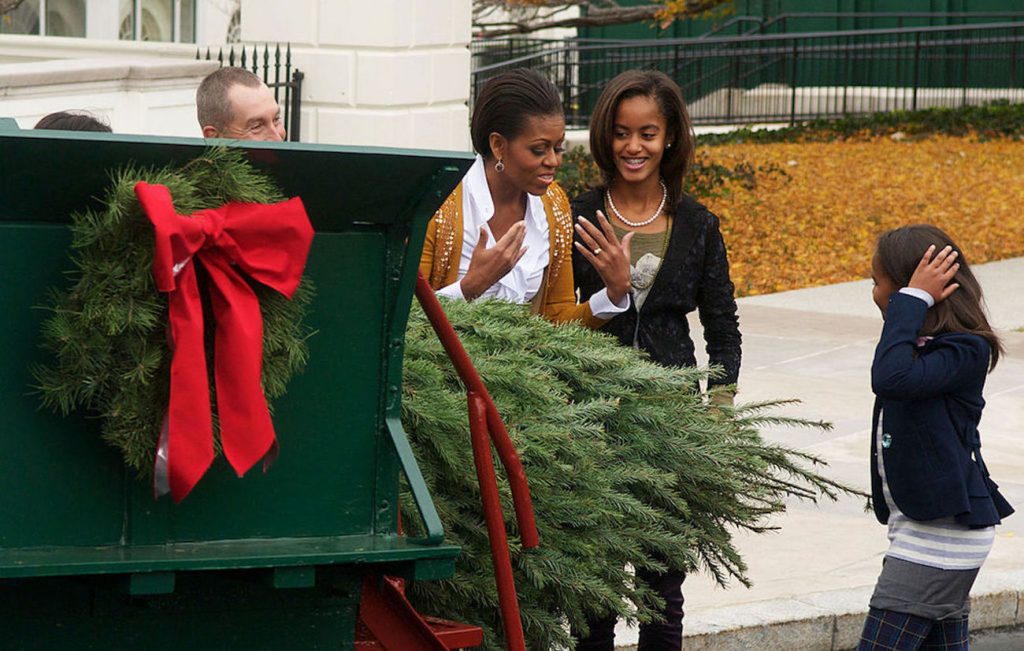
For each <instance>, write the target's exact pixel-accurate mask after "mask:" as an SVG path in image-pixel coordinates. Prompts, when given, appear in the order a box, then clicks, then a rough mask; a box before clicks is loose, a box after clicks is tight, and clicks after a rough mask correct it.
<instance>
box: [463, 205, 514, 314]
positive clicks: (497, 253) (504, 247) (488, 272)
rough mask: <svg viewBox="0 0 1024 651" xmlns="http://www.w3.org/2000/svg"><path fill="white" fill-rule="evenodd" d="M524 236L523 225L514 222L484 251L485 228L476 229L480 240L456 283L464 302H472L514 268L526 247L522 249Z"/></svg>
mask: <svg viewBox="0 0 1024 651" xmlns="http://www.w3.org/2000/svg"><path fill="white" fill-rule="evenodd" d="M525 237H526V224H524V223H523V222H516V223H515V224H513V225H512V227H511V228H509V229H508V231H507V232H506V233H505V234H504V235H502V236H501V238H500V239H499V240H498V241H497V242H496V243H495V244H494V246H492V247H491V248H487V239H488V238H487V229H486V228H484V227H483V226H481V227H480V239H479V240H477V243H476V248H474V249H473V257H472V258H470V260H469V269H468V270H467V271H466V275H465V277H463V279H462V282H461V283H460V287H461V288H462V295H463V296H464V297H465V298H466V300H467V301H472V300H473V299H475V298H477V297H478V296H480V295H481V294H483V293H484V292H486V291H487V290H488V288H490V287H491V285H493V284H494V283H496V282H498V281H499V280H501V279H502V278H504V277H505V274H507V273H508V272H510V271H512V269H513V268H515V266H516V264H518V263H519V259H520V258H522V257H523V254H524V253H526V248H524V247H523V239H524V238H525Z"/></svg>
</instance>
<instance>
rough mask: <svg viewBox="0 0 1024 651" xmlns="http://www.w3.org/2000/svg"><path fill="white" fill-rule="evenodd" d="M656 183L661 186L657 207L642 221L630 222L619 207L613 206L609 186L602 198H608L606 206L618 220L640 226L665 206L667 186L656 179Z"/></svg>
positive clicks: (648, 221)
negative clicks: (659, 200) (659, 201)
mask: <svg viewBox="0 0 1024 651" xmlns="http://www.w3.org/2000/svg"><path fill="white" fill-rule="evenodd" d="M658 185H660V186H661V203H659V204H658V209H657V210H655V211H654V214H653V215H651V216H650V217H648V218H647V219H645V220H643V221H642V222H631V221H629V220H628V219H626V218H625V217H623V216H622V213H621V212H619V209H618V208H616V207H615V202H614V201H612V190H611V188H608V189H607V190H605V191H604V198H605V199H607V200H608V207H609V208H611V209H612V212H613V213H615V216H616V217H618V218H619V221H620V222H622V223H623V224H625V225H626V226H629V227H630V228H642V227H644V226H646V225H648V224H650V223H651V222H653V221H654V220H655V219H657V218H658V215H660V214H661V211H662V210H664V208H665V202H666V201H668V188H666V187H665V182H664V181H658Z"/></svg>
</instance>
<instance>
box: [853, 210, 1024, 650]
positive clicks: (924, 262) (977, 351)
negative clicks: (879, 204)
mask: <svg viewBox="0 0 1024 651" xmlns="http://www.w3.org/2000/svg"><path fill="white" fill-rule="evenodd" d="M922 253H923V254H924V255H923V257H921V255H922ZM871 274H872V277H873V279H874V281H875V287H874V292H873V295H874V300H875V304H876V305H878V309H880V310H881V311H882V317H883V319H884V321H885V325H884V326H883V328H882V335H881V338H880V339H879V341H878V347H877V348H876V349H875V359H874V362H873V363H872V365H871V388H872V390H873V391H874V393H875V396H876V398H875V409H874V418H873V423H872V429H871V432H872V434H871V495H872V501H873V504H874V510H875V515H876V516H877V517H878V520H879V522H881V523H882V524H888V526H889V540H890V546H889V550H888V551H887V552H886V554H885V560H884V561H883V566H882V573H881V575H880V576H879V577H878V582H877V584H876V585H875V592H874V594H873V595H872V597H871V602H870V606H871V608H870V612H869V613H868V618H867V621H866V622H865V624H864V631H863V633H862V634H861V641H860V646H859V647H858V649H860V650H862V651H863V650H869V649H900V650H903V649H918V648H942V649H967V614H968V611H969V609H970V606H969V602H968V594H969V593H970V590H971V585H972V584H973V583H974V579H975V577H976V576H977V575H978V570H979V569H980V568H981V565H982V563H983V562H984V561H985V557H986V556H988V552H989V550H990V549H991V548H992V541H993V539H994V537H995V531H994V529H995V527H994V525H996V524H999V522H1000V519H1001V518H1004V517H1006V516H1008V515H1009V514H1011V513H1013V508H1012V507H1011V506H1010V505H1009V504H1008V503H1007V502H1006V500H1005V499H1003V496H1002V495H1000V494H999V491H998V487H997V486H996V484H995V482H993V481H992V480H991V479H990V478H989V476H988V470H987V469H986V468H985V463H984V461H983V460H982V458H981V441H980V439H979V436H978V422H979V421H980V420H981V410H982V407H984V405H985V401H984V399H983V398H982V389H983V388H984V386H985V376H986V375H987V373H988V372H989V371H991V370H992V368H994V367H995V365H996V362H997V361H998V360H999V355H1000V353H1001V352H1002V346H1001V344H1000V342H999V339H998V337H996V335H995V333H994V332H993V331H992V327H991V326H990V325H989V324H988V320H987V319H986V317H985V311H984V309H983V308H982V296H981V287H980V285H979V284H978V281H977V280H976V279H975V278H974V275H973V274H972V273H971V271H970V269H969V268H968V266H967V261H966V260H965V259H964V256H963V253H962V252H961V251H960V249H959V247H957V246H956V245H955V244H954V243H953V241H952V240H951V239H950V238H949V236H948V235H946V234H945V233H944V232H942V231H941V230H939V229H938V228H935V227H934V226H927V225H916V226H905V227H903V228H898V229H895V230H892V231H889V232H887V233H884V234H883V235H882V236H881V237H880V238H879V240H878V248H877V250H876V252H875V256H874V259H873V260H872V263H871Z"/></svg>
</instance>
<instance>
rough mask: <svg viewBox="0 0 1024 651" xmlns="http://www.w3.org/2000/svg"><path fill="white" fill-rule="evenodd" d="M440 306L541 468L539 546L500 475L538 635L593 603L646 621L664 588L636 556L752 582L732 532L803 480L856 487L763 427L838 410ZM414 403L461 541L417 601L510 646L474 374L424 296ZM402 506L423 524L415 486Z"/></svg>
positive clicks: (766, 513)
mask: <svg viewBox="0 0 1024 651" xmlns="http://www.w3.org/2000/svg"><path fill="white" fill-rule="evenodd" d="M444 306H445V311H446V312H447V315H448V318H449V319H450V320H451V322H452V324H453V325H454V327H455V329H456V331H457V332H458V334H459V337H460V338H461V339H462V343H463V345H464V346H465V348H466V350H467V352H468V353H469V356H470V357H471V358H472V360H473V363H474V364H475V365H476V367H477V370H478V371H479V372H480V375H481V377H482V378H483V381H484V383H485V384H486V385H487V387H488V390H489V391H490V393H491V395H492V397H493V398H494V401H495V404H496V405H497V407H498V409H499V411H500V412H501V415H502V417H503V418H504V419H505V423H506V425H507V426H508V430H509V433H510V435H511V436H512V438H513V441H514V442H515V445H516V449H517V450H518V451H519V455H520V459H521V460H522V463H523V467H524V469H525V471H526V476H527V479H528V481H529V485H530V494H531V497H532V501H533V507H534V513H535V515H536V518H537V526H538V530H539V533H540V547H538V548H536V549H531V550H523V549H522V548H521V547H520V546H519V541H518V539H517V537H516V522H515V517H514V512H513V509H512V502H511V495H510V493H509V491H508V485H507V483H506V482H505V481H503V480H501V479H499V481H498V486H499V491H500V493H501V497H502V504H503V509H504V512H505V516H506V530H507V531H509V532H510V545H511V547H512V563H513V571H514V575H515V579H516V589H517V591H518V595H519V604H520V609H521V615H522V619H523V628H524V632H525V635H526V647H527V648H528V649H556V648H559V649H567V648H571V647H570V644H571V643H570V640H569V636H568V631H567V629H566V627H565V624H567V623H568V624H571V625H573V626H575V627H579V628H583V627H584V626H585V621H586V618H587V616H594V615H602V614H608V613H613V612H614V613H616V614H617V615H619V616H620V617H623V618H626V619H629V620H632V621H636V620H637V619H639V620H649V619H650V618H651V617H652V616H653V613H654V612H655V611H653V610H652V608H651V607H652V606H653V605H656V604H657V602H658V600H659V598H658V597H657V596H655V595H653V594H651V592H650V590H648V589H647V588H646V587H645V586H642V585H635V584H634V582H633V579H632V577H631V576H630V574H628V573H627V571H626V569H625V566H626V565H627V564H629V565H631V566H633V567H644V568H648V569H653V570H658V571H664V570H665V569H666V568H672V569H677V570H678V569H682V570H684V571H686V572H687V573H692V572H697V571H706V572H709V573H710V574H711V575H712V576H713V577H714V578H715V579H716V580H717V581H718V582H719V583H721V584H723V585H724V584H725V583H726V582H727V581H728V580H729V579H730V578H732V579H735V580H738V581H739V582H741V583H743V584H745V585H748V580H747V578H746V576H745V572H746V565H745V564H744V562H743V559H742V558H741V556H740V554H739V552H738V550H737V549H736V548H735V546H734V545H733V541H732V531H734V530H735V529H736V528H740V529H747V530H753V531H763V530H765V529H768V528H770V523H769V521H768V519H769V517H770V516H771V515H773V514H775V513H779V512H781V511H783V510H785V500H786V499H787V498H789V497H793V496H795V497H798V498H803V499H811V500H814V499H817V498H819V497H822V496H824V497H827V498H832V499H834V498H835V497H836V495H837V493H838V492H840V491H844V492H845V491H848V490H849V489H847V488H846V487H844V486H842V485H840V484H839V483H837V482H835V481H833V480H830V479H828V478H826V477H823V476H821V475H820V474H818V473H817V472H815V470H814V466H818V465H820V464H821V463H822V462H821V461H820V460H819V459H817V458H816V457H814V456H812V455H809V454H806V453H803V452H799V451H796V450H793V449H789V448H786V447H785V446H780V445H777V444H772V443H768V442H766V441H765V440H764V439H763V438H762V437H761V436H760V434H759V429H761V428H764V427H766V426H774V425H793V426H802V427H815V428H821V429H828V428H829V427H830V426H829V425H827V424H825V423H820V422H810V421H806V420H800V419H793V418H786V417H781V416H777V415H773V414H772V413H771V412H772V409H773V408H774V407H777V406H779V405H781V404H783V402H782V401H777V402H765V403H758V404H748V405H742V406H738V407H735V408H733V407H727V406H722V407H714V406H712V404H711V402H710V400H709V396H708V395H706V394H705V395H701V394H700V393H696V392H694V390H693V387H695V386H697V383H698V381H699V380H702V379H706V377H707V375H708V371H707V370H700V369H696V368H667V367H664V366H660V365H658V364H655V363H653V362H651V361H649V360H648V359H646V357H645V355H644V354H643V353H641V352H638V351H636V350H634V349H632V348H629V347H625V346H621V345H620V344H619V343H618V340H616V339H615V338H613V337H610V336H608V335H605V334H602V333H600V332H594V331H591V330H587V329H584V328H581V327H577V326H573V325H563V326H555V325H552V324H550V323H548V322H547V321H545V320H543V319H541V318H539V317H534V316H530V315H528V314H527V313H526V311H525V309H524V308H523V307H522V306H516V305H509V304H505V303H501V302H497V301H475V302H473V303H465V302H461V301H453V302H445V304H444ZM402 409H403V423H404V426H405V429H406V431H407V432H408V434H409V437H410V440H411V443H412V445H413V448H414V451H415V453H416V457H417V460H418V462H419V465H420V468H421V470H422V471H423V475H424V478H425V479H426V482H427V484H428V486H429V487H430V491H431V495H432V496H433V499H434V503H435V505H436V506H437V509H438V512H439V514H440V516H441V520H442V521H443V523H444V526H445V531H446V537H447V540H448V541H449V542H451V543H454V544H457V545H460V546H461V547H462V553H461V554H460V555H459V557H458V558H457V559H456V574H455V576H454V577H453V578H451V579H447V580H443V581H430V582H420V583H416V584H414V585H413V587H412V590H411V595H412V597H413V598H414V600H415V601H416V603H417V605H418V607H419V608H420V609H421V612H427V613H430V614H436V615H439V616H443V617H447V618H453V619H457V620H460V621H466V622H470V623H473V624H476V625H479V626H482V627H483V628H484V630H485V642H484V648H486V649H494V650H497V649H501V648H504V646H503V638H502V633H501V630H502V629H501V620H500V615H499V609H498V597H497V592H496V589H495V585H494V570H493V567H492V562H491V556H490V548H489V544H488V539H487V530H486V528H485V526H484V522H483V514H482V510H481V506H480V493H479V488H478V486H477V484H476V475H475V473H474V472H473V471H472V470H471V469H472V467H473V456H472V449H471V447H470V445H469V424H468V418H467V412H466V398H465V388H464V387H463V386H462V384H461V383H460V381H459V378H458V376H457V375H456V373H455V371H454V369H453V368H452V365H451V363H450V362H449V361H448V358H447V357H446V355H445V353H444V351H443V350H442V348H441V345H440V343H439V342H438V340H437V336H436V335H435V334H434V332H433V330H432V329H431V327H430V324H429V323H428V322H427V320H426V318H425V317H424V315H423V313H422V311H421V310H419V309H413V311H412V314H411V317H410V324H409V328H408V331H407V333H406V353H405V386H404V397H403V402H402ZM495 466H496V469H497V475H498V477H499V478H501V477H503V476H504V473H503V471H502V469H501V468H500V465H499V464H498V462H497V460H496V461H495ZM403 511H404V513H403V516H404V517H403V521H404V522H405V523H406V526H407V527H410V526H411V525H414V524H415V523H416V522H417V519H416V515H415V513H416V511H415V509H413V508H411V502H410V500H408V499H406V500H404V501H403ZM631 608H636V612H631V610H630V609H631Z"/></svg>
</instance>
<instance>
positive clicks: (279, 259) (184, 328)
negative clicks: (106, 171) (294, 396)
mask: <svg viewBox="0 0 1024 651" xmlns="http://www.w3.org/2000/svg"><path fill="white" fill-rule="evenodd" d="M135 194H136V196H137V197H138V198H139V203H141V204H142V209H143V211H145V213H146V215H147V216H148V217H149V220H150V221H151V222H153V226H154V228H155V230H156V251H155V254H154V256H153V277H154V279H155V280H156V286H157V289H159V290H160V291H161V292H165V293H167V300H168V309H169V316H168V320H169V322H170V338H171V346H172V355H173V358H172V360H171V395H170V405H169V406H168V408H167V417H166V419H165V421H164V431H163V432H162V434H161V439H162V441H161V450H160V451H159V452H158V458H157V475H158V477H159V476H160V475H161V474H162V471H163V469H161V468H160V466H161V464H162V463H164V462H166V482H167V486H166V487H165V488H164V492H166V490H167V488H169V490H170V492H171V495H172V496H173V497H174V501H175V502H180V501H181V500H182V499H184V498H185V496H186V495H188V494H189V492H190V491H191V490H192V488H193V487H194V486H195V485H196V483H197V482H198V481H199V479H200V478H201V477H202V476H203V474H204V473H205V472H206V470H207V468H209V466H210V463H212V461H213V423H212V416H211V413H210V389H209V381H208V379H207V373H206V351H205V347H204V345H203V308H202V300H201V298H200V294H199V285H198V283H197V282H196V271H195V265H194V264H193V260H195V259H198V260H199V261H200V262H202V264H203V268H204V269H205V271H206V275H207V276H208V278H209V298H210V304H211V306H212V308H213V317H214V319H215V321H216V330H215V335H214V379H215V384H216V387H217V412H218V415H219V416H220V438H221V445H222V448H223V450H224V456H225V457H227V460H228V462H229V463H230V464H231V466H232V468H234V469H235V472H236V473H238V476H239V477H241V476H242V475H244V474H245V473H246V471H248V470H249V469H250V468H252V466H253V465H255V463H256V462H257V461H259V460H260V459H270V458H273V456H275V454H276V450H277V439H276V437H275V435H274V426H273V424H272V423H271V421H270V412H269V411H268V410H267V401H266V398H265V397H264V395H263V388H262V386H261V382H260V378H261V372H262V369H263V318H262V316H261V315H260V305H259V300H258V299H257V298H256V294H255V293H254V292H253V290H252V288H251V287H250V286H249V284H248V282H246V279H245V278H244V277H243V275H242V273H241V272H245V274H246V275H248V276H249V277H250V278H252V279H253V280H256V281H257V282H260V283H262V284H264V285H267V286H268V287H271V288H272V289H275V290H277V291H279V292H281V293H282V294H284V295H285V296H286V297H288V298H289V299H290V298H291V297H292V295H293V294H294V293H295V290H296V288H297V287H298V286H299V281H300V279H301V278H302V270H303V268H304V267H305V265H306V256H307V255H308V254H309V247H310V244H311V243H312V241H313V228H312V226H310V224H309V218H308V217H307V216H306V210H305V208H304V207H303V205H302V201H301V200H300V199H298V198H294V199H291V200H289V201H284V202H281V203H277V204H273V205H262V204H246V203H229V204H227V205H225V206H221V207H220V208H216V209H212V210H201V211H199V212H197V213H194V214H192V215H190V216H187V217H186V216H182V215H179V214H177V213H176V212H175V211H174V205H173V203H172V202H171V193H170V192H169V191H168V190H167V188H166V187H164V186H162V185H149V184H148V183H143V182H140V183H137V184H136V185H135ZM165 436H166V439H165V440H164V437H165ZM164 443H166V449H164V448H163V444H164ZM163 454H166V459H162V455H163ZM158 488H159V485H158ZM158 492H159V491H158Z"/></svg>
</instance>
